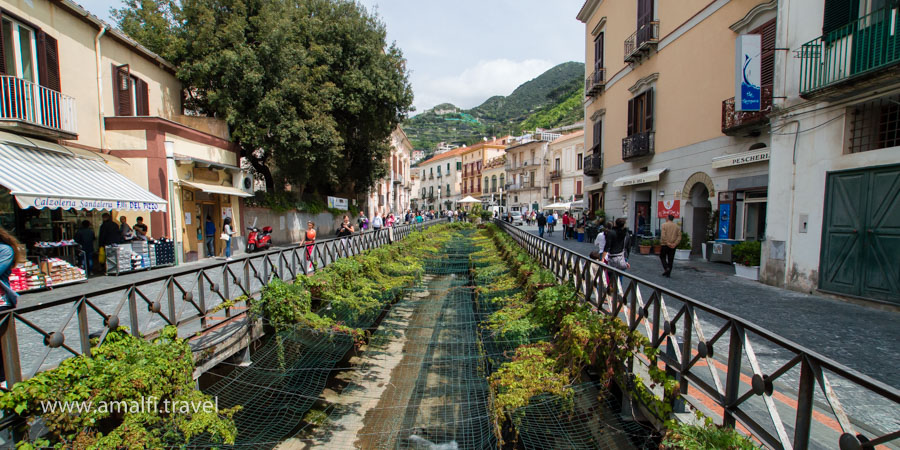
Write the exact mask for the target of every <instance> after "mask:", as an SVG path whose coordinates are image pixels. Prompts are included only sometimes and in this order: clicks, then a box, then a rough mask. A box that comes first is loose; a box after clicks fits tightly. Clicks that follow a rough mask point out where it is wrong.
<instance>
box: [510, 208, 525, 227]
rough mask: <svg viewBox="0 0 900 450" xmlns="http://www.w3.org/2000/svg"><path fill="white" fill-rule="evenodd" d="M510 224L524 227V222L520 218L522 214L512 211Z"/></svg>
mask: <svg viewBox="0 0 900 450" xmlns="http://www.w3.org/2000/svg"><path fill="white" fill-rule="evenodd" d="M512 224H513V225H525V220H524V219H523V218H522V213H521V212H519V211H513V213H512Z"/></svg>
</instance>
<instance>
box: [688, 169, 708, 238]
mask: <svg viewBox="0 0 900 450" xmlns="http://www.w3.org/2000/svg"><path fill="white" fill-rule="evenodd" d="M688 198H689V199H690V203H691V213H690V214H691V231H690V234H691V253H693V254H700V253H701V252H702V247H701V246H702V245H703V243H704V242H706V228H707V226H708V225H709V215H710V213H711V212H712V203H711V202H710V201H709V189H708V188H707V187H706V184H704V183H700V182H698V183H696V184H694V185H693V186H692V187H691V190H690V193H689V196H688Z"/></svg>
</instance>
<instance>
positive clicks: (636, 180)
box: [613, 169, 669, 186]
mask: <svg viewBox="0 0 900 450" xmlns="http://www.w3.org/2000/svg"><path fill="white" fill-rule="evenodd" d="M667 170H669V169H656V170H648V171H646V172H643V173H639V174H637V175H631V176H627V177H622V178H617V179H616V181H614V182H613V186H634V185H636V184H644V183H650V182H653V181H659V176H660V175H662V174H663V172H665V171H667Z"/></svg>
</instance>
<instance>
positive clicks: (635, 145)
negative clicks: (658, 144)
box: [622, 131, 653, 161]
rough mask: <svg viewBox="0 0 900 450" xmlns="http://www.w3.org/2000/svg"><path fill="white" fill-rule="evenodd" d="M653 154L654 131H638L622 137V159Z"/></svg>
mask: <svg viewBox="0 0 900 450" xmlns="http://www.w3.org/2000/svg"><path fill="white" fill-rule="evenodd" d="M652 154H653V132H652V131H645V132H643V133H636V134H632V135H631V136H628V137H626V138H624V139H622V160H623V161H630V160H632V159H637V158H642V157H644V156H650V155H652Z"/></svg>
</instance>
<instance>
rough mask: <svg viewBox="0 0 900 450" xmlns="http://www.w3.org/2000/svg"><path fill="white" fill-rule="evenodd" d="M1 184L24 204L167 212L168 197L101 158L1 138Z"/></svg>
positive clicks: (25, 205)
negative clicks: (17, 143) (141, 184)
mask: <svg viewBox="0 0 900 450" xmlns="http://www.w3.org/2000/svg"><path fill="white" fill-rule="evenodd" d="M0 185H2V186H5V187H6V188H7V189H9V191H10V193H11V194H12V195H14V196H15V197H16V201H17V202H18V203H19V206H21V207H22V208H39V209H40V208H48V209H57V208H63V209H69V208H74V209H106V210H117V211H132V210H134V211H165V210H166V203H167V202H166V201H165V200H163V199H161V198H159V197H157V196H155V195H153V194H151V193H150V192H148V191H147V190H146V189H144V188H142V187H140V186H138V185H137V184H135V183H134V182H133V181H131V180H129V179H128V178H125V176H124V175H122V174H120V173H118V172H116V171H115V170H113V169H112V168H111V167H109V166H107V165H106V162H104V160H103V159H102V158H101V159H99V160H98V159H94V158H81V157H77V156H74V155H73V154H72V153H68V154H63V153H59V152H55V151H48V150H38V149H35V148H29V147H24V146H20V145H16V144H11V143H9V142H0Z"/></svg>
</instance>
